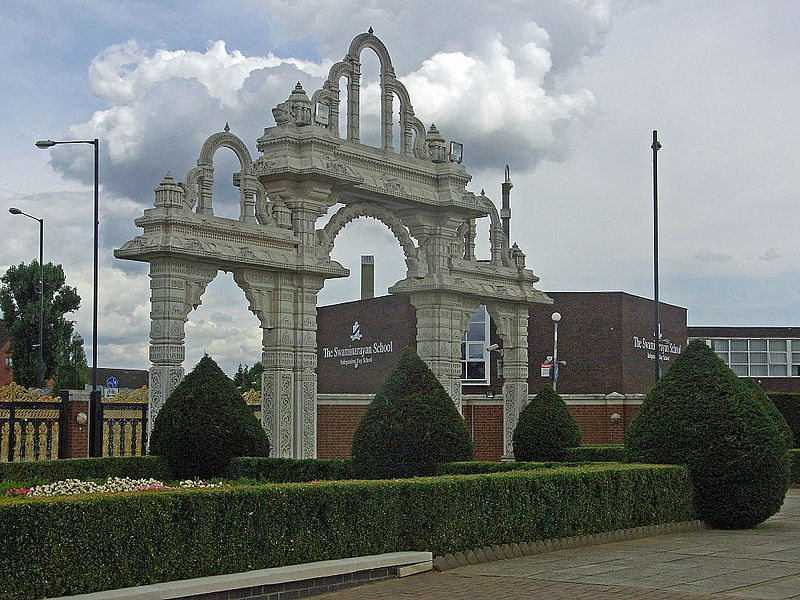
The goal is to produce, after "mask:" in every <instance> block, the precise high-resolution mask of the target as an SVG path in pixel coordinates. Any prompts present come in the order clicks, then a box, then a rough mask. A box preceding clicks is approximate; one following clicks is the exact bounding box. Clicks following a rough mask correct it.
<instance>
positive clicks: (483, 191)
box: [481, 188, 486, 196]
mask: <svg viewBox="0 0 800 600" xmlns="http://www.w3.org/2000/svg"><path fill="white" fill-rule="evenodd" d="M485 195H486V190H484V189H483V188H481V196H485Z"/></svg>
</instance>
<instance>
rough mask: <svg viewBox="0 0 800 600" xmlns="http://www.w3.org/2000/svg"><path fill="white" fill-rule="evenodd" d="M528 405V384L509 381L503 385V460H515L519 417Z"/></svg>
mask: <svg viewBox="0 0 800 600" xmlns="http://www.w3.org/2000/svg"><path fill="white" fill-rule="evenodd" d="M527 403H528V384H527V382H523V381H507V382H506V383H504V384H503V456H502V458H501V460H514V442H513V439H514V429H515V428H516V427H517V421H519V415H520V413H521V412H522V409H523V408H525V406H526V405H527Z"/></svg>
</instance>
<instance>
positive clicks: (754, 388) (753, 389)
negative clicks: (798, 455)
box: [739, 377, 794, 449]
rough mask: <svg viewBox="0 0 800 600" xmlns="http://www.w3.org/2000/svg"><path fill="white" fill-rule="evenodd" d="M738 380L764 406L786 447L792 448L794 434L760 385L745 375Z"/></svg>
mask: <svg viewBox="0 0 800 600" xmlns="http://www.w3.org/2000/svg"><path fill="white" fill-rule="evenodd" d="M739 381H741V382H742V384H743V385H744V386H745V387H746V388H747V389H749V390H750V393H751V394H753V397H754V398H755V399H756V400H758V401H759V402H761V404H762V405H763V406H764V409H765V410H766V411H767V414H768V415H769V418H770V419H772V420H773V421H774V422H775V425H776V426H777V427H778V432H779V433H780V434H781V437H782V438H783V443H784V445H785V446H786V448H787V449H788V448H794V436H793V435H792V430H791V429H790V428H789V424H788V423H787V422H786V419H784V418H783V415H782V414H781V411H779V410H778V408H777V407H776V406H775V403H774V402H773V401H772V400H770V397H769V396H768V395H767V394H766V393H765V392H764V390H763V389H761V386H760V385H758V382H757V381H756V380H755V379H749V378H746V377H745V378H744V379H740V380H739Z"/></svg>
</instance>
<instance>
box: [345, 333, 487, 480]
mask: <svg viewBox="0 0 800 600" xmlns="http://www.w3.org/2000/svg"><path fill="white" fill-rule="evenodd" d="M470 458H472V442H471V440H470V437H469V432H468V431H467V427H466V425H465V424H464V419H462V418H461V415H460V414H459V413H458V410H457V409H456V406H455V404H453V401H452V400H451V399H450V396H449V395H448V394H447V392H446V391H445V389H444V388H443V387H442V384H441V383H439V380H438V379H436V376H435V375H434V374H433V372H432V371H431V370H430V369H429V368H428V366H427V365H426V364H425V363H424V362H423V361H422V359H421V358H420V357H419V356H417V353H416V351H415V350H414V349H413V348H411V347H407V348H405V349H404V350H403V354H402V356H401V357H400V362H399V363H398V365H397V367H396V368H395V370H394V371H393V372H392V373H391V374H390V375H389V376H388V377H387V378H386V380H385V381H384V382H383V383H382V384H381V387H380V388H379V389H378V392H377V393H376V394H375V398H374V400H373V401H372V402H371V403H370V404H369V406H367V410H366V412H365V413H364V417H363V418H362V419H361V422H360V423H359V425H358V428H357V429H356V431H355V434H354V435H353V470H354V472H355V473H356V475H357V476H358V477H365V478H387V479H388V478H394V477H412V476H415V475H433V474H434V472H435V469H436V465H437V464H438V463H442V462H451V461H461V460H469V459H470Z"/></svg>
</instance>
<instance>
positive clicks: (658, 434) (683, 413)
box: [625, 341, 788, 529]
mask: <svg viewBox="0 0 800 600" xmlns="http://www.w3.org/2000/svg"><path fill="white" fill-rule="evenodd" d="M625 443H626V447H627V451H628V455H629V458H630V460H631V461H637V462H648V463H670V464H686V465H687V466H688V467H689V471H690V473H691V477H692V483H693V487H694V491H695V508H696V510H697V514H698V516H699V517H700V518H701V519H703V520H704V521H706V522H708V523H709V524H711V525H713V526H716V527H723V528H729V529H733V528H746V527H753V526H755V525H756V524H758V523H760V522H762V521H764V520H765V519H767V518H768V517H770V516H771V515H773V514H775V513H776V512H777V511H778V510H779V509H780V507H781V504H782V503H783V498H784V496H785V495H786V490H787V487H788V463H787V461H786V459H785V456H784V454H785V445H784V442H783V439H782V438H781V436H780V433H779V432H778V428H777V426H776V425H775V422H774V421H773V420H772V419H771V418H770V417H769V415H768V414H767V411H766V410H765V409H764V406H763V405H762V403H761V402H760V401H758V400H756V399H755V398H754V397H753V394H752V393H751V391H750V390H749V389H748V388H747V387H745V385H744V384H742V383H741V382H740V381H739V378H738V377H737V376H736V375H735V374H734V373H733V371H731V370H730V369H729V368H728V367H727V366H726V365H725V363H724V362H722V360H720V358H719V357H718V356H717V355H716V354H714V352H713V351H712V350H711V349H710V348H708V346H706V345H705V344H704V343H703V342H702V341H693V342H691V343H690V344H689V345H688V346H687V348H686V350H685V351H684V352H683V353H682V354H681V355H680V356H679V357H678V358H677V360H676V361H675V363H674V364H673V365H672V367H671V368H670V369H669V371H667V373H666V374H665V375H664V376H663V377H662V378H661V379H660V380H659V381H658V383H656V385H655V387H653V389H652V390H651V391H650V393H648V394H647V397H646V398H645V401H644V403H643V404H642V406H641V407H640V408H639V410H638V411H637V413H636V416H635V417H634V419H633V421H632V422H631V424H630V426H629V428H628V431H627V434H626V442H625Z"/></svg>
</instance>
